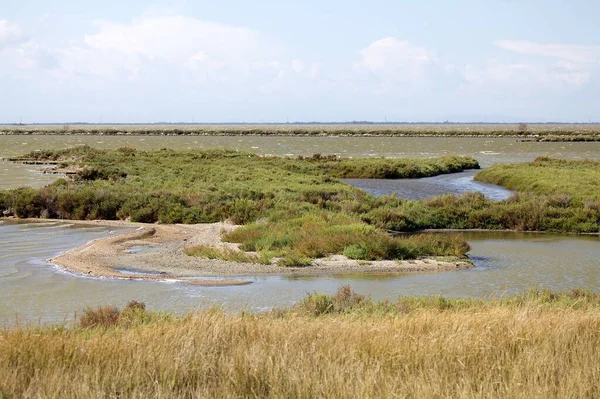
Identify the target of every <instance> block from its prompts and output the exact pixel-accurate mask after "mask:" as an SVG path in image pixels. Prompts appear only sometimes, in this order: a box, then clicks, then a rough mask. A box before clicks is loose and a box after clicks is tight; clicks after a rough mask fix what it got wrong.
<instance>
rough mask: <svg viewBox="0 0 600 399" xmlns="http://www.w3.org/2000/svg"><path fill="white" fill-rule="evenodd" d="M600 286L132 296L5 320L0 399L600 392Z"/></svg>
mask: <svg viewBox="0 0 600 399" xmlns="http://www.w3.org/2000/svg"><path fill="white" fill-rule="evenodd" d="M599 381H600V295H599V294H597V293H591V292H587V291H582V290H573V291H569V292H563V293H554V292H550V291H545V290H534V291H529V292H527V293H524V294H521V295H517V296H503V297H501V298H495V299H485V300H479V299H472V298H470V299H462V298H456V299H453V298H444V297H401V298H398V299H397V300H395V301H384V302H375V301H372V300H370V299H369V298H366V297H364V296H362V295H359V294H357V293H355V292H353V291H352V290H351V289H350V288H349V287H342V288H340V290H339V291H338V292H337V294H335V295H322V294H310V295H309V296H307V297H306V298H305V299H304V300H302V301H300V302H299V303H297V304H296V305H295V306H293V307H291V308H287V309H275V310H272V311H268V312H265V313H253V312H248V311H246V312H242V313H239V314H227V313H226V312H225V311H223V310H220V309H216V308H213V309H206V310H200V311H198V312H196V313H193V314H188V315H185V316H174V315H170V314H165V313H161V312H153V311H150V310H147V309H146V308H145V306H144V304H143V303H139V302H131V303H130V304H129V305H127V307H125V309H123V310H121V309H118V308H116V307H113V306H103V307H99V308H88V309H85V310H84V312H83V314H82V315H81V317H80V318H79V322H78V323H77V324H74V325H63V326H13V327H4V328H2V329H0V397H1V398H13V397H15V398H16V397H61V398H80V397H128V398H142V397H143V398H153V397H248V398H250V397H261V398H270V397H273V398H275V397H277V398H313V397H332V398H341V397H373V398H374V397H502V398H520V397H523V398H532V397H554V398H556V397H569V398H571V397H572V398H595V397H599V396H600V383H599Z"/></svg>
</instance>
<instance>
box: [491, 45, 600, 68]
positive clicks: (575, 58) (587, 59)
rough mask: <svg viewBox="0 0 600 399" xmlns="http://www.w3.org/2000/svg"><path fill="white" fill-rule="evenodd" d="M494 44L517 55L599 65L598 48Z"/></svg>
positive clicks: (599, 49)
mask: <svg viewBox="0 0 600 399" xmlns="http://www.w3.org/2000/svg"><path fill="white" fill-rule="evenodd" d="M494 44H495V45H496V46H498V47H501V48H503V49H506V50H509V51H512V52H515V53H518V54H526V55H541V56H545V57H552V58H558V59H561V60H566V61H570V62H574V63H600V46H583V45H577V44H543V43H535V42H529V41H523V40H499V41H497V42H495V43H494Z"/></svg>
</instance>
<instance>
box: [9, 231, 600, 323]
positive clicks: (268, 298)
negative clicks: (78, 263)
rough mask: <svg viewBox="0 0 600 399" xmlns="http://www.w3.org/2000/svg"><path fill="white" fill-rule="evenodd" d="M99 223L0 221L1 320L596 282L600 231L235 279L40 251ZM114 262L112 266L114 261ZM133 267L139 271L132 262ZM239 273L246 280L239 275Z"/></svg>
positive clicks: (599, 279)
mask: <svg viewBox="0 0 600 399" xmlns="http://www.w3.org/2000/svg"><path fill="white" fill-rule="evenodd" d="M109 231H110V229H108V228H104V227H82V226H73V225H69V224H63V223H34V224H32V223H19V224H8V223H1V224H0V237H2V240H1V241H0V323H10V324H13V323H15V321H17V320H18V321H20V322H27V323H31V322H33V323H37V322H42V323H47V322H52V323H62V322H63V321H67V322H69V321H71V320H73V316H74V311H81V310H82V309H83V308H84V307H85V306H97V305H100V304H107V303H111V304H114V305H117V306H124V305H125V304H126V303H127V302H128V301H129V300H132V299H135V300H138V301H143V302H146V304H147V306H148V308H150V309H153V310H168V311H171V312H175V313H179V314H181V313H185V312H187V311H189V310H193V309H197V308H198V307H203V306H211V305H218V306H223V307H225V308H226V309H229V310H234V311H235V310H240V309H249V310H265V309H270V308H272V307H276V306H278V307H283V306H288V305H291V304H292V303H294V302H296V301H298V300H299V299H301V298H303V297H304V296H305V295H306V294H307V293H310V292H315V291H316V292H323V293H333V292H335V291H336V290H337V288H338V287H339V286H341V285H343V284H350V285H351V286H352V288H353V289H355V290H356V291H357V292H360V293H365V294H371V296H372V297H373V298H374V299H384V298H391V299H394V298H396V297H398V296H402V295H440V294H441V295H446V296H454V297H460V296H475V297H484V296H489V295H502V294H512V293H518V292H522V291H524V290H527V289H529V288H531V287H538V286H544V287H548V288H551V289H556V290H562V289H570V288H575V287H582V288H586V289H591V290H596V291H597V290H599V289H600V239H599V238H598V237H575V236H573V237H568V236H554V235H541V234H516V233H476V234H475V233H465V235H466V238H467V239H468V241H469V242H470V244H471V246H472V249H471V252H470V253H469V255H470V257H471V258H472V259H473V261H474V263H475V265H476V266H477V267H476V268H474V269H471V270H463V271H456V272H442V273H426V274H348V275H339V276H318V277H316V276H311V277H282V276H263V277H261V276H258V277H253V278H250V280H252V281H253V282H254V283H253V284H250V285H246V286H235V287H198V286H194V285H186V284H183V283H175V282H155V281H130V280H116V279H108V278H96V277H89V276H82V275H74V274H72V273H69V272H66V271H64V270H62V269H60V268H59V267H57V266H54V265H50V264H48V263H46V262H45V259H48V258H51V257H53V256H55V255H57V254H58V253H60V252H62V251H65V250H68V249H70V248H73V247H75V246H78V245H81V244H83V243H85V242H87V241H89V240H92V239H97V238H100V237H104V236H107V235H110V234H116V233H118V231H113V232H112V233H110V232H109ZM115 266H118V265H115ZM131 272H132V273H135V272H136V270H132V271H131ZM243 279H248V278H246V277H243Z"/></svg>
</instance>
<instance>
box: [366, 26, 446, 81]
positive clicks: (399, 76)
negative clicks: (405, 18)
mask: <svg viewBox="0 0 600 399" xmlns="http://www.w3.org/2000/svg"><path fill="white" fill-rule="evenodd" d="M360 54H361V55H362V59H361V61H359V62H357V63H356V64H355V65H354V68H355V69H356V70H358V71H368V72H370V73H372V74H373V75H375V76H378V77H380V78H382V79H385V80H388V81H411V80H412V79H414V78H422V77H424V76H425V75H426V74H427V69H428V68H429V67H431V66H433V65H436V64H437V60H436V59H435V57H434V56H433V54H432V53H431V52H430V51H429V50H427V49H425V48H423V47H418V46H415V45H412V44H410V43H409V42H408V41H406V40H399V39H397V38H395V37H386V38H383V39H380V40H377V41H375V42H373V43H371V45H369V47H367V48H365V49H363V50H361V52H360Z"/></svg>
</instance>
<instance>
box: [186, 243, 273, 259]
mask: <svg viewBox="0 0 600 399" xmlns="http://www.w3.org/2000/svg"><path fill="white" fill-rule="evenodd" d="M185 253H186V255H189V256H197V257H200V258H207V259H222V260H227V261H231V262H240V263H267V261H269V259H266V258H265V257H261V256H259V255H255V254H248V253H246V252H243V251H238V250H235V249H229V248H216V247H211V246H208V245H196V246H193V247H189V248H186V249H185ZM268 263H270V262H268Z"/></svg>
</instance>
